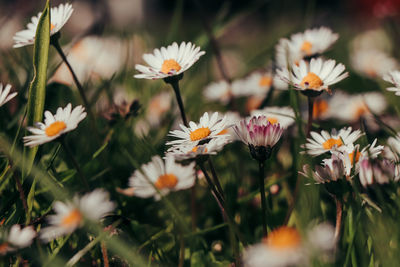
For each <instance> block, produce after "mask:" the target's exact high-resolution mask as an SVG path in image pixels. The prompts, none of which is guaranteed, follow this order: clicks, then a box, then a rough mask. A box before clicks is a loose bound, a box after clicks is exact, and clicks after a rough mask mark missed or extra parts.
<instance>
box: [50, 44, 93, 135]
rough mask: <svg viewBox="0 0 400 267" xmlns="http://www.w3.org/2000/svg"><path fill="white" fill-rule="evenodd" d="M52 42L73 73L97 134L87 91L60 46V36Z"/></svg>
mask: <svg viewBox="0 0 400 267" xmlns="http://www.w3.org/2000/svg"><path fill="white" fill-rule="evenodd" d="M50 43H51V44H52V45H53V46H54V48H55V49H56V50H57V52H58V54H59V55H60V57H61V58H62V60H63V61H64V63H65V65H67V68H68V70H69V71H70V73H71V75H72V78H73V80H74V83H75V85H76V87H77V88H78V91H79V94H80V96H81V98H82V101H83V104H84V105H85V109H86V111H87V112H88V115H89V119H90V123H91V126H92V128H93V130H95V133H96V135H97V131H96V121H95V118H94V115H93V113H92V109H91V108H90V104H89V101H88V99H87V97H86V95H85V91H84V89H83V86H82V84H81V83H80V82H79V80H78V77H77V76H76V74H75V72H74V70H73V69H72V66H71V64H70V63H69V61H68V59H67V57H66V56H65V54H64V52H63V50H62V48H61V46H60V44H59V42H58V38H52V39H51V42H50Z"/></svg>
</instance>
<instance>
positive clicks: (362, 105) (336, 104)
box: [329, 91, 387, 123]
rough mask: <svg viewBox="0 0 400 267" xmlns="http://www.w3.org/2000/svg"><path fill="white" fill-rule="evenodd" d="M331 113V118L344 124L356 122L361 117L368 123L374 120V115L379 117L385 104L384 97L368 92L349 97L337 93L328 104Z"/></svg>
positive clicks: (339, 92)
mask: <svg viewBox="0 0 400 267" xmlns="http://www.w3.org/2000/svg"><path fill="white" fill-rule="evenodd" d="M329 106H330V108H331V110H332V111H333V112H331V117H332V118H335V119H339V120H341V121H343V122H346V123H354V122H358V121H359V120H360V118H361V117H363V118H364V119H367V120H368V121H373V120H374V116H373V115H372V114H374V115H381V114H382V113H383V112H384V111H385V109H386V107H387V102H386V100H385V98H384V96H383V95H382V94H380V93H378V92H368V93H363V94H357V95H349V94H346V93H344V92H341V91H338V92H336V93H335V94H334V96H333V97H332V98H331V100H330V102H329Z"/></svg>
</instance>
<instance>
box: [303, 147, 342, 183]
mask: <svg viewBox="0 0 400 267" xmlns="http://www.w3.org/2000/svg"><path fill="white" fill-rule="evenodd" d="M309 173H311V177H312V178H313V179H314V180H315V182H316V183H317V184H324V183H329V182H332V181H333V182H335V181H338V180H339V179H343V177H344V175H345V167H344V163H343V160H342V159H341V158H340V157H338V156H337V155H335V154H333V155H332V157H331V158H329V159H324V160H323V161H322V165H317V166H315V171H311V170H310V166H309V165H304V167H303V172H302V173H301V174H302V175H303V176H305V177H308V176H309Z"/></svg>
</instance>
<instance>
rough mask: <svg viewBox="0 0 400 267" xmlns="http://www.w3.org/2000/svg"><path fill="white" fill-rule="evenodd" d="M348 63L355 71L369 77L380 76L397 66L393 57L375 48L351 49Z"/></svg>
mask: <svg viewBox="0 0 400 267" xmlns="http://www.w3.org/2000/svg"><path fill="white" fill-rule="evenodd" d="M350 63H351V66H352V67H353V68H354V70H355V71H357V72H358V73H360V74H362V75H364V76H367V77H370V78H377V77H382V76H383V75H385V74H387V73H388V72H389V71H392V70H394V69H396V68H397V66H398V63H397V61H396V60H395V59H394V58H392V57H390V56H389V55H388V54H386V53H385V52H383V51H380V50H376V49H363V50H355V51H353V52H352V54H351V57H350Z"/></svg>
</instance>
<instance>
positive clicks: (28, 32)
mask: <svg viewBox="0 0 400 267" xmlns="http://www.w3.org/2000/svg"><path fill="white" fill-rule="evenodd" d="M72 11H73V9H72V5H71V4H69V3H67V4H61V5H59V6H57V7H52V8H51V9H50V14H51V16H50V17H51V22H50V35H53V34H56V33H57V32H59V31H60V30H61V28H62V27H63V26H64V24H65V23H67V21H68V20H69V18H70V17H71V15H72ZM41 15H42V13H41V12H40V13H39V14H38V15H37V16H34V17H32V19H31V22H30V23H28V25H27V29H25V30H22V31H19V32H17V33H16V34H15V35H14V46H13V47H14V48H18V47H23V46H27V45H31V44H33V43H34V42H35V36H36V28H37V25H38V22H39V18H40V16H41Z"/></svg>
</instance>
